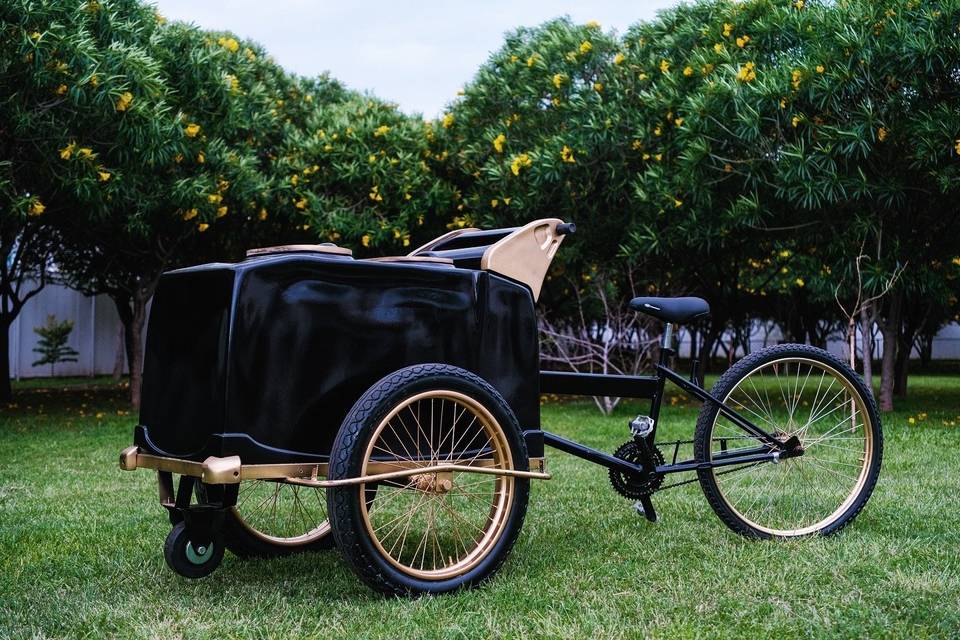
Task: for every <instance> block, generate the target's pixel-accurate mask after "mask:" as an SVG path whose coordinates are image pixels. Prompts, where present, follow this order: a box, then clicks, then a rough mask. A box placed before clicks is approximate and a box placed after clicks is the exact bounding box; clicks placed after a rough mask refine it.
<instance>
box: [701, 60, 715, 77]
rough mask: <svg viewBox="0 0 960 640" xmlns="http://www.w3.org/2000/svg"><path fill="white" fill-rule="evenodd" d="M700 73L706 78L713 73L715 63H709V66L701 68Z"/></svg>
mask: <svg viewBox="0 0 960 640" xmlns="http://www.w3.org/2000/svg"><path fill="white" fill-rule="evenodd" d="M700 73H702V74H703V75H705V76H706V75H709V74H711V73H713V63H710V62H708V63H707V64H705V65H703V66H702V67H701V68H700Z"/></svg>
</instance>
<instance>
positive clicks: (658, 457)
mask: <svg viewBox="0 0 960 640" xmlns="http://www.w3.org/2000/svg"><path fill="white" fill-rule="evenodd" d="M613 455H614V456H615V457H617V458H620V459H621V460H626V461H627V462H629V463H631V464H639V465H644V466H645V465H646V464H647V461H646V460H644V455H643V449H642V448H641V447H640V445H639V444H637V442H636V441H635V440H631V441H629V442H626V443H624V444H622V445H620V448H619V449H617V450H616V451H615V452H614V454H613ZM650 455H651V457H652V458H653V464H654V466H659V465H662V464H663V454H662V453H661V452H660V449H658V448H657V447H656V446H653V445H651V447H650ZM662 483H663V476H662V475H658V474H656V473H651V474H643V475H641V474H636V473H624V472H623V471H619V470H617V469H610V484H612V485H613V488H614V489H616V490H617V493H619V494H620V495H622V496H623V497H625V498H630V499H631V500H639V499H640V498H642V497H644V496H649V495H650V494H652V493H653V492H655V491H656V490H657V489H659V488H660V485H661V484H662Z"/></svg>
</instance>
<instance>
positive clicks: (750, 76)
mask: <svg viewBox="0 0 960 640" xmlns="http://www.w3.org/2000/svg"><path fill="white" fill-rule="evenodd" d="M756 77H757V73H756V71H755V70H754V65H753V63H752V62H748V63H746V64H745V65H743V66H742V67H740V70H739V71H738V72H737V80H739V81H740V82H752V81H753V80H755V79H756Z"/></svg>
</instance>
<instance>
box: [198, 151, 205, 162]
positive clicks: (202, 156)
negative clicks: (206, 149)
mask: <svg viewBox="0 0 960 640" xmlns="http://www.w3.org/2000/svg"><path fill="white" fill-rule="evenodd" d="M206 161H207V156H206V155H205V154H204V153H203V151H201V152H200V153H198V154H197V162H198V163H199V164H203V163H204V162H206Z"/></svg>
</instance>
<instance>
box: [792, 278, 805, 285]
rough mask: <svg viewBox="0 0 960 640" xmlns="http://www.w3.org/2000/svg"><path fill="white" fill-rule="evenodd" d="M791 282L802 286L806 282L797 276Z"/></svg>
mask: <svg viewBox="0 0 960 640" xmlns="http://www.w3.org/2000/svg"><path fill="white" fill-rule="evenodd" d="M793 283H794V284H795V285H797V286H798V287H802V286H804V285H805V284H806V283H805V282H804V281H803V278H797V279H796V280H794V281H793Z"/></svg>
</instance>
